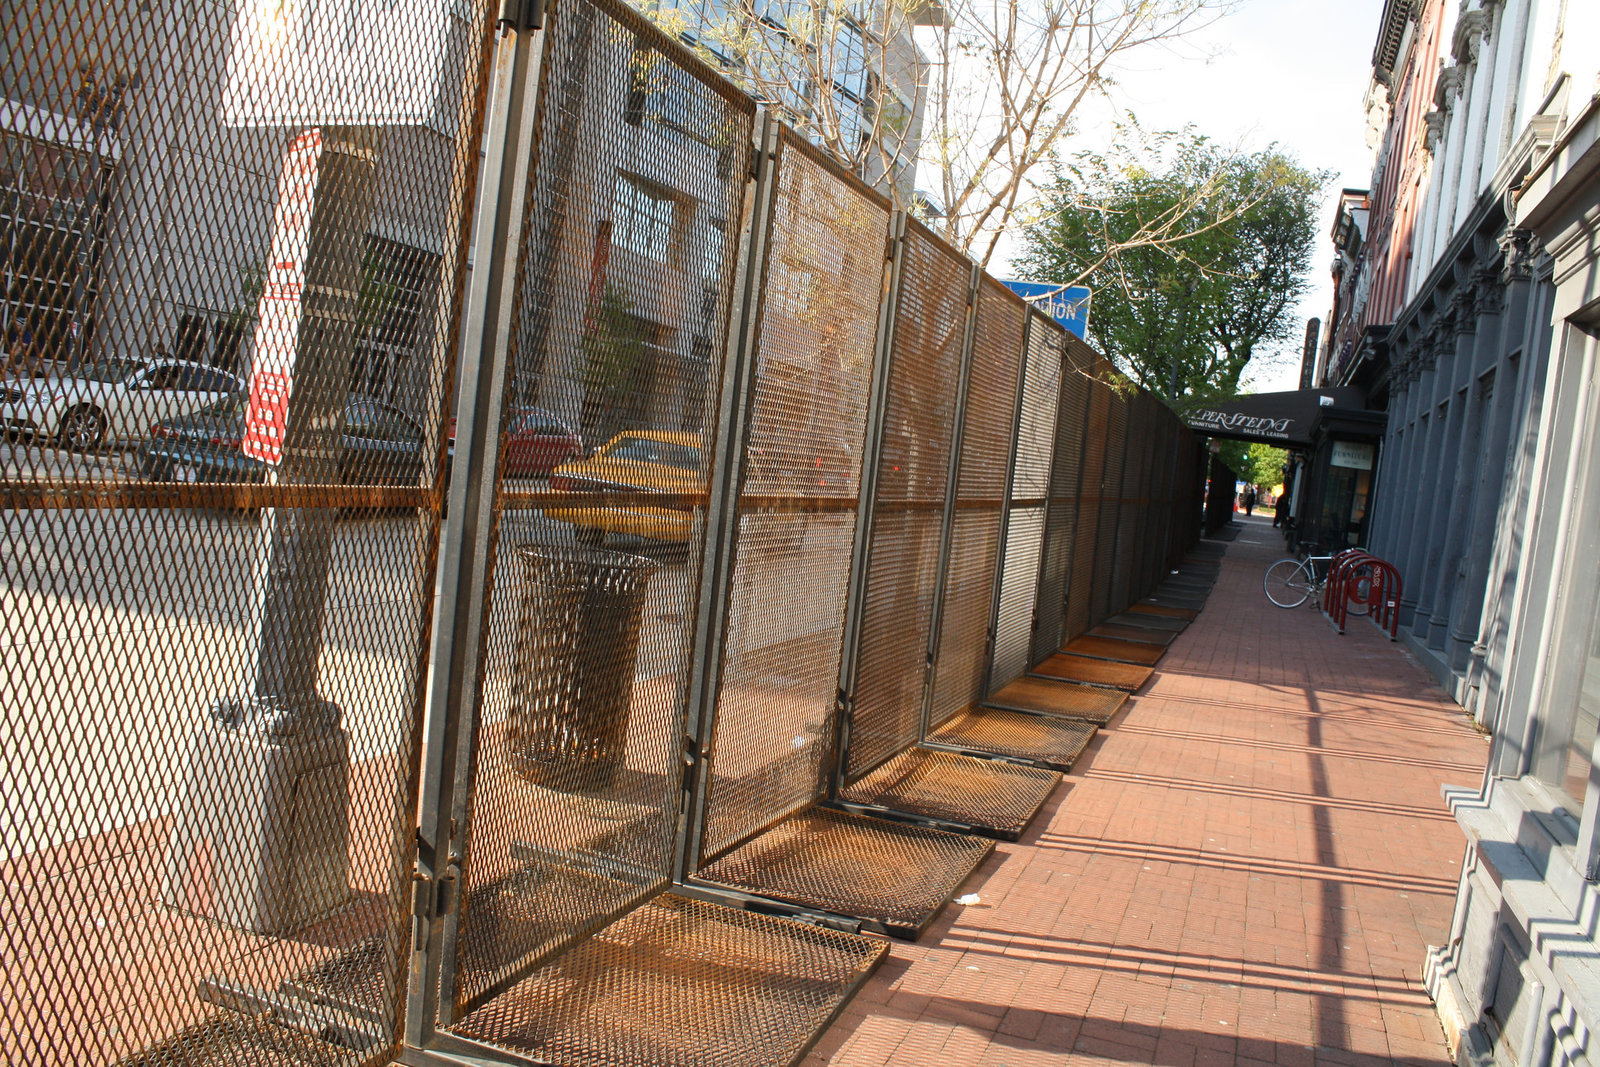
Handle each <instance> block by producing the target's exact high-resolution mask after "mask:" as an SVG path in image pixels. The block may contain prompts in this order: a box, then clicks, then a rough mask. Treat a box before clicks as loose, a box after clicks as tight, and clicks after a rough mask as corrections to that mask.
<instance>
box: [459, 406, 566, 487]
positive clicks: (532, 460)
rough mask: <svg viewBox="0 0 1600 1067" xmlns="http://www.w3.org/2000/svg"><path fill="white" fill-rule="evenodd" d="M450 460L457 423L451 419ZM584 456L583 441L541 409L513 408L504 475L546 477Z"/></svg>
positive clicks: (560, 421) (557, 417)
mask: <svg viewBox="0 0 1600 1067" xmlns="http://www.w3.org/2000/svg"><path fill="white" fill-rule="evenodd" d="M449 451H450V458H451V459H454V458H455V455H456V420H455V419H454V418H451V420H450V450H449ZM582 455H583V438H582V437H580V436H578V431H577V430H574V429H573V428H572V427H571V426H568V425H567V424H566V423H565V422H563V421H562V420H561V419H560V417H559V416H556V415H553V414H551V413H550V412H548V411H545V410H544V409H543V408H516V409H514V410H513V411H512V412H511V422H510V424H509V425H508V426H507V427H506V444H505V476H506V477H507V478H527V477H531V476H535V475H541V474H549V473H550V472H551V471H552V470H554V469H555V468H556V467H557V466H559V465H560V464H562V463H565V462H567V460H569V459H578V458H580V457H581V456H582Z"/></svg>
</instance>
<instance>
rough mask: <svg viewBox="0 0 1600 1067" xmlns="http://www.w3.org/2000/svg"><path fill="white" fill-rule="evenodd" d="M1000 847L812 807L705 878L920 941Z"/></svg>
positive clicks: (722, 862) (715, 866) (730, 856)
mask: <svg viewBox="0 0 1600 1067" xmlns="http://www.w3.org/2000/svg"><path fill="white" fill-rule="evenodd" d="M993 848H994V845H993V843H992V842H989V841H985V840H983V839H982V838H977V837H969V836H965V835H962V834H951V833H945V832H943V831H940V830H928V829H924V828H923V827H920V826H911V825H908V824H904V823H892V822H885V821H883V820H881V819H868V818H864V817H862V816H859V815H850V814H847V813H845V812H842V811H833V810H830V809H827V808H812V809H810V810H808V811H804V812H801V813H800V814H798V815H796V816H794V817H793V818H791V819H788V820H786V821H784V822H783V823H780V824H779V825H778V826H777V827H776V828H774V829H773V830H770V831H768V832H767V833H765V834H762V835H761V836H760V837H757V838H755V839H754V840H752V841H750V842H748V843H746V844H744V845H741V846H739V847H738V848H736V849H734V850H733V851H732V852H729V853H728V854H727V855H725V856H723V857H722V858H721V859H719V860H717V861H716V862H715V863H713V864H711V865H710V866H708V867H707V868H705V870H704V871H702V872H701V877H702V879H703V880H704V881H707V882H710V883H712V884H714V885H723V886H727V887H730V888H733V889H739V890H743V891H746V892H750V893H754V894H757V895H758V896H763V897H770V898H773V899H776V900H781V901H785V902H788V903H790V904H794V905H797V906H799V907H805V908H815V909H820V910H822V911H825V912H830V913H833V914H838V915H848V916H854V917H857V918H860V919H861V920H862V921H863V924H864V925H865V926H867V927H869V928H871V929H875V930H878V931H881V932H884V933H892V934H895V935H898V936H902V937H915V936H916V935H917V934H919V933H921V932H922V930H923V928H924V927H926V926H927V925H928V923H930V922H932V921H933V918H934V916H936V915H938V913H939V909H941V908H943V907H944V905H945V903H946V902H947V901H948V900H949V899H950V898H951V897H953V896H954V895H955V893H956V890H957V889H959V888H960V886H961V883H962V882H964V881H966V880H967V878H968V877H969V876H970V875H971V874H972V872H973V871H975V870H977V869H978V865H979V864H980V863H982V862H983V861H984V859H985V858H986V857H987V856H988V855H989V853H990V851H991V850H992V849H993Z"/></svg>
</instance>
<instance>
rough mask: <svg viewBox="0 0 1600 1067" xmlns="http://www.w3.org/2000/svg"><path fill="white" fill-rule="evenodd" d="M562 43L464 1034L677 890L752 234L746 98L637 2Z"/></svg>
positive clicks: (464, 953) (514, 396)
mask: <svg viewBox="0 0 1600 1067" xmlns="http://www.w3.org/2000/svg"><path fill="white" fill-rule="evenodd" d="M544 35H545V40H544V56H543V61H542V64H541V67H540V77H541V79H542V83H541V87H540V97H539V111H538V114H537V116H536V119H535V121H536V127H537V129H536V143H537V157H536V158H535V159H534V160H533V165H532V169H531V171H530V176H529V188H528V197H527V207H526V214H525V219H526V224H525V228H524V231H523V232H524V238H523V245H522V248H521V249H520V250H519V262H518V271H517V286H518V300H517V303H516V309H515V319H514V324H515V325H514V334H513V344H512V348H511V351H510V354H509V358H510V367H509V380H508V381H507V382H506V383H505V389H504V402H503V403H504V412H503V415H502V420H503V421H502V432H501V435H500V445H499V455H498V460H497V465H498V471H497V482H496V489H495V497H494V519H495V521H494V525H493V527H492V532H491V535H490V537H491V542H490V543H491V549H492V552H491V556H490V560H489V570H488V575H489V577H488V579H487V583H486V586H487V587H486V589H485V590H484V598H485V608H484V633H485V639H484V640H485V652H484V657H483V665H482V668H481V672H480V678H481V682H480V685H481V692H480V694H479V699H478V701H477V703H476V714H475V716H474V718H473V720H472V722H471V730H472V737H471V751H472V757H473V758H472V762H471V782H470V798H471V800H470V807H469V808H468V809H467V813H466V821H465V829H464V841H465V847H464V860H463V863H462V873H461V876H460V882H461V886H462V889H461V894H462V899H461V904H460V912H459V915H458V916H457V917H456V919H455V925H454V928H453V930H452V929H451V928H449V927H447V942H446V949H445V951H446V957H445V970H444V980H443V986H442V988H443V994H442V995H443V996H444V997H445V998H448V999H449V1000H451V1002H452V1007H453V1009H454V1017H455V1018H461V1017H462V1016H464V1015H466V1014H467V1013H469V1012H471V1011H472V1010H473V1009H474V1008H476V1007H477V1006H478V1005H480V1004H481V1003H483V1002H484V1001H485V1000H487V999H488V998H489V997H490V996H491V995H492V994H493V993H495V992H496V991H499V990H501V989H504V988H508V987H509V986H511V985H512V984H514V983H515V982H516V981H518V980H519V979H520V978H521V977H522V976H524V975H525V974H526V972H527V971H528V969H529V968H531V967H533V966H535V965H536V964H537V963H538V962H539V961H541V960H543V959H545V958H548V957H549V956H550V955H551V954H552V953H554V952H556V951H559V950H560V949H561V948H562V947H564V946H567V945H569V944H571V943H572V942H573V941H574V940H576V939H579V938H582V937H585V936H587V935H588V934H589V933H591V932H592V931H594V930H596V929H598V928H600V927H601V926H603V925H604V924H605V923H606V922H608V921H610V920H611V919H612V918H614V917H616V916H617V915H620V914H622V913H623V912H625V911H626V910H628V909H629V908H631V907H633V906H635V905H636V904H637V903H638V902H640V901H642V900H643V899H645V898H646V897H648V896H650V895H651V894H653V893H654V892H656V891H657V890H658V889H660V888H661V887H662V886H663V885H665V884H666V882H667V880H668V879H669V877H670V873H671V870H672V860H673V852H674V846H675V835H676V826H677V814H678V800H679V793H680V788H681V781H680V779H681V766H682V764H681V760H680V755H681V744H682V737H683V731H684V724H685V717H686V691H687V685H688V679H689V671H690V664H691V655H690V653H691V651H692V648H691V646H692V644H693V635H694V631H695V623H696V612H697V604H698V598H697V597H696V595H695V594H696V590H697V587H698V581H699V568H700V560H701V546H702V542H703V538H704V525H705V522H704V520H705V511H706V502H707V493H708V476H709V470H708V468H709V460H708V458H707V457H709V456H711V455H713V454H715V448H716V444H717V441H716V438H717V434H718V427H717V425H716V414H715V413H716V412H717V411H718V404H719V396H718V394H719V390H720V383H721V380H722V366H723V361H724V357H725V352H726V349H727V336H728V324H729V308H730V303H731V297H732V293H733V291H734V289H735V287H736V283H737V280H738V277H737V276H738V273H739V264H738V255H737V253H738V249H739V246H740V239H741V234H742V233H743V232H744V231H745V229H746V226H747V218H746V214H747V206H746V200H747V195H746V183H747V174H748V172H749V158H750V157H749V153H750V151H751V148H750V145H751V136H752V126H753V117H754V106H753V104H752V102H751V101H750V100H749V99H747V98H745V97H743V96H741V95H739V94H737V93H736V92H734V91H733V90H732V89H731V88H729V87H728V86H727V85H726V84H725V83H724V82H723V81H722V80H721V79H720V78H719V77H717V76H716V75H715V74H714V73H712V72H710V71H709V70H708V69H706V68H705V67H704V66H703V65H702V64H700V63H699V62H698V61H696V60H695V59H694V58H693V57H692V56H689V55H688V54H687V53H686V52H685V51H683V50H682V49H680V48H679V47H678V46H677V45H676V44H675V43H674V42H671V41H669V40H668V39H667V38H666V37H665V36H664V35H663V34H661V33H660V32H659V31H657V30H656V29H655V28H654V27H652V26H650V25H649V24H648V23H647V22H646V21H645V20H644V19H643V18H642V17H641V16H640V15H639V14H638V13H637V12H635V11H633V10H632V9H630V8H627V7H625V6H623V5H621V4H617V3H611V2H607V0H595V2H578V3H574V4H572V5H563V7H562V8H561V9H560V11H559V12H555V13H552V16H551V18H550V21H549V22H548V23H547V25H546V29H545V31H544ZM552 439H553V440H552Z"/></svg>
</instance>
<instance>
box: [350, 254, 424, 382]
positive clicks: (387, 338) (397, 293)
mask: <svg viewBox="0 0 1600 1067" xmlns="http://www.w3.org/2000/svg"><path fill="white" fill-rule="evenodd" d="M439 262H440V260H439V257H438V256H437V255H435V254H434V253H432V252H426V251H423V250H422V249H420V248H413V247H412V246H410V245H405V244H401V243H400V242H398V241H390V240H387V239H385V238H382V237H375V236H372V235H370V234H369V235H368V236H367V239H366V248H365V249H364V251H363V254H362V258H361V295H360V299H361V304H360V307H359V309H358V310H357V313H356V315H357V320H356V345H355V354H354V356H353V357H352V358H351V361H350V389H351V391H352V392H358V393H365V394H367V395H368V396H374V397H377V398H378V399H380V400H390V399H393V398H394V396H395V393H396V390H397V388H398V387H399V384H400V382H401V379H402V378H403V376H404V373H405V370H406V368H407V366H408V364H409V363H410V360H411V356H412V354H413V353H414V352H415V351H416V350H417V347H418V346H419V344H421V342H422V339H423V338H422V329H423V324H424V323H426V322H427V321H428V313H429V310H430V307H429V303H430V301H431V299H432V297H433V294H434V291H435V289H436V287H437V286H438V278H439Z"/></svg>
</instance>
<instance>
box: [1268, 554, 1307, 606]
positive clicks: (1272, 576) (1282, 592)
mask: <svg viewBox="0 0 1600 1067" xmlns="http://www.w3.org/2000/svg"><path fill="white" fill-rule="evenodd" d="M1261 587H1262V589H1264V590H1265V591H1266V594H1267V599H1268V600H1270V601H1272V602H1273V603H1274V604H1276V605H1278V607H1280V608H1297V607H1299V606H1300V605H1301V604H1304V603H1305V602H1306V599H1307V598H1308V597H1310V596H1311V591H1312V589H1313V588H1314V587H1315V583H1314V582H1313V581H1312V580H1311V573H1310V571H1309V570H1307V568H1306V565H1305V564H1304V563H1301V562H1300V561H1299V560H1297V559H1280V560H1279V561H1278V562H1276V563H1274V564H1273V565H1272V566H1270V567H1268V568H1267V574H1266V577H1264V578H1262V579H1261Z"/></svg>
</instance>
